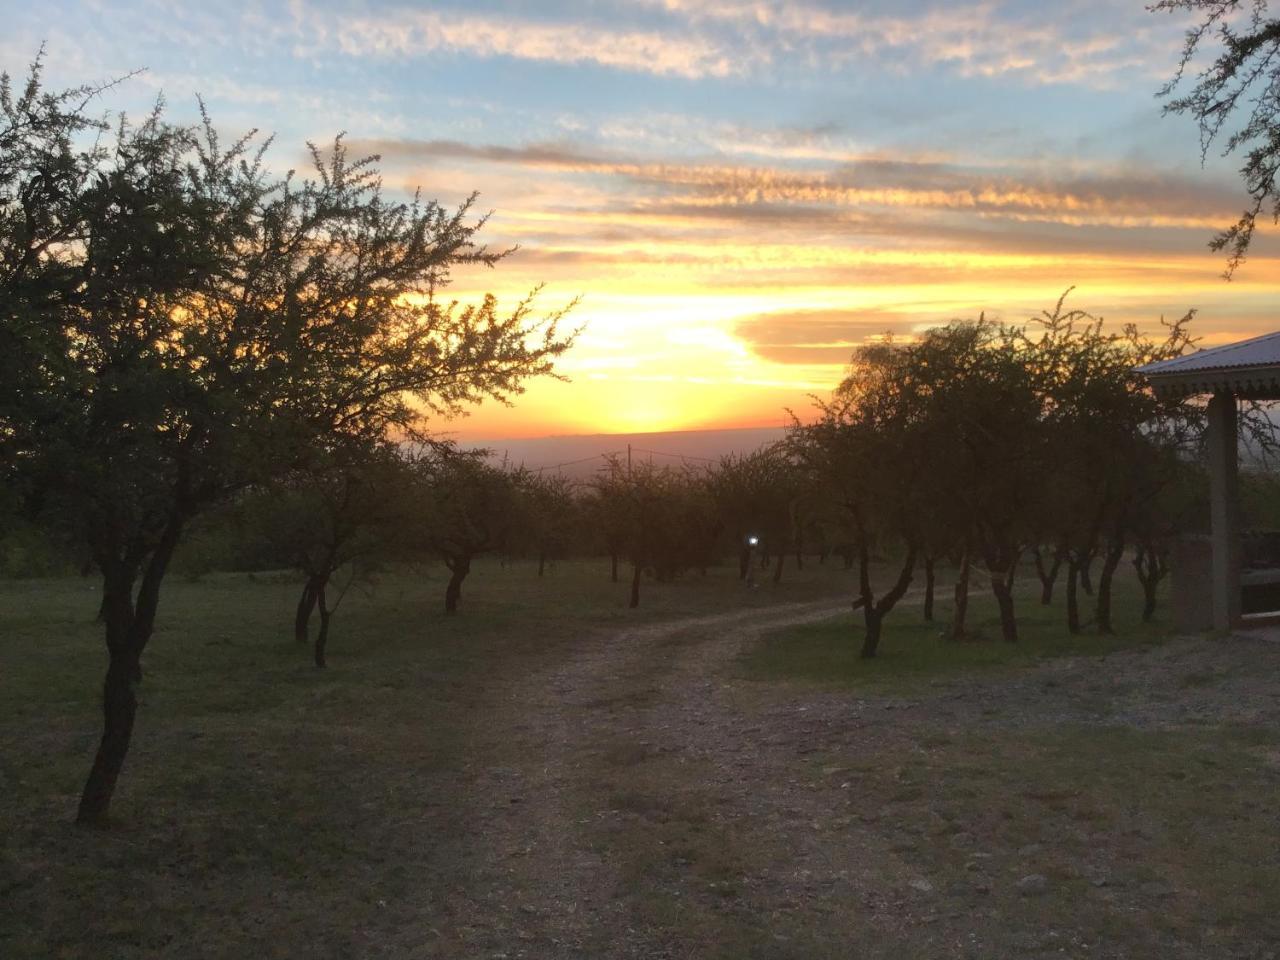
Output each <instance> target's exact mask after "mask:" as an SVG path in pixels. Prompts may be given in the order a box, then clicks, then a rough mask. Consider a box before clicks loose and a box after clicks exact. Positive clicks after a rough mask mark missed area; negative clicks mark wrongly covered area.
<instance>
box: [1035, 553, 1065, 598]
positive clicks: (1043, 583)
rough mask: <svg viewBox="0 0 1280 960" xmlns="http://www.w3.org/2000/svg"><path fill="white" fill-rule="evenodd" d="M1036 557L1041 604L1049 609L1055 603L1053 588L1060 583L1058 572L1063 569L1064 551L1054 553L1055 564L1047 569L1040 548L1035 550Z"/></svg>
mask: <svg viewBox="0 0 1280 960" xmlns="http://www.w3.org/2000/svg"><path fill="white" fill-rule="evenodd" d="M1034 556H1035V560H1036V576H1037V577H1039V578H1040V604H1041V605H1042V606H1045V607H1047V606H1049V605H1050V604H1052V603H1053V588H1054V586H1055V585H1056V584H1057V582H1058V571H1059V570H1061V569H1062V550H1061V548H1057V549H1055V550H1054V551H1053V563H1051V564H1050V565H1049V566H1048V568H1047V569H1046V568H1045V565H1044V559H1043V557H1041V555H1040V548H1039V547H1036V548H1035V551H1034Z"/></svg>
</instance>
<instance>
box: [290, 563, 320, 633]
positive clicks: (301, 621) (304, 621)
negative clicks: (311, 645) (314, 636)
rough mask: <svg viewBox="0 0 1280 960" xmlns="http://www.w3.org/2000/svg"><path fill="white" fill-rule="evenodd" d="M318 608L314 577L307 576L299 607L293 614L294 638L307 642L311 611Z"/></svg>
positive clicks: (299, 599)
mask: <svg viewBox="0 0 1280 960" xmlns="http://www.w3.org/2000/svg"><path fill="white" fill-rule="evenodd" d="M315 608H316V589H315V584H314V578H313V577H307V582H306V583H304V584H303V585H302V596H301V597H299V598H298V609H297V611H296V612H295V613H294V615H293V639H294V641H295V642H297V643H301V644H305V643H307V642H308V640H309V639H310V637H309V636H308V633H309V632H310V624H311V611H312V610H314V609H315Z"/></svg>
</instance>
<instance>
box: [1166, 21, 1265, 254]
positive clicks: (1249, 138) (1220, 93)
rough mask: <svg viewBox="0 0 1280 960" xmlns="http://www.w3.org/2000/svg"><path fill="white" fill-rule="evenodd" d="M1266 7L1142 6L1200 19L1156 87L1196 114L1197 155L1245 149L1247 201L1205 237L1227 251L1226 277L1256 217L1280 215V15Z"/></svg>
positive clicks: (1175, 106)
mask: <svg viewBox="0 0 1280 960" xmlns="http://www.w3.org/2000/svg"><path fill="white" fill-rule="evenodd" d="M1268 7H1269V4H1268V0H1159V2H1157V3H1153V4H1151V5H1150V6H1149V7H1148V9H1149V10H1152V11H1154V12H1170V13H1172V12H1179V11H1182V12H1190V13H1193V14H1195V15H1196V16H1197V18H1198V22H1197V23H1196V24H1195V25H1194V26H1193V27H1191V29H1190V30H1188V31H1187V36H1186V41H1185V43H1184V44H1183V49H1182V56H1181V59H1180V60H1179V62H1178V65H1177V68H1176V70H1175V72H1174V75H1173V78H1172V79H1171V80H1170V81H1169V82H1168V83H1167V84H1165V86H1164V87H1163V88H1162V89H1161V90H1160V96H1161V97H1163V98H1165V100H1166V103H1165V112H1167V113H1180V114H1186V115H1189V116H1190V117H1192V118H1193V119H1194V120H1195V121H1196V123H1197V125H1198V127H1199V130H1200V150H1201V158H1202V159H1203V158H1204V157H1205V156H1207V155H1208V152H1209V150H1210V149H1211V148H1212V147H1213V145H1214V144H1215V143H1218V144H1220V145H1221V147H1222V151H1223V155H1224V156H1226V155H1231V154H1234V153H1243V156H1244V163H1243V165H1242V167H1241V168H1240V176H1241V179H1242V180H1243V181H1244V186H1245V191H1246V193H1247V194H1248V197H1249V202H1248V205H1247V206H1246V207H1245V209H1244V211H1243V212H1242V213H1241V214H1240V219H1239V220H1237V221H1236V222H1235V223H1234V224H1232V225H1231V226H1229V227H1227V228H1226V229H1224V230H1223V231H1222V232H1221V233H1219V234H1218V235H1217V236H1216V237H1215V238H1214V239H1213V240H1212V241H1211V242H1210V247H1211V248H1212V249H1214V250H1217V251H1223V250H1225V251H1226V253H1227V269H1226V275H1227V276H1228V277H1230V276H1231V275H1232V274H1233V273H1234V272H1235V270H1236V268H1238V267H1239V266H1240V264H1241V263H1243V262H1244V259H1245V256H1246V254H1247V253H1248V250H1249V245H1250V243H1251V242H1252V241H1253V235H1254V231H1255V229H1256V228H1257V223H1258V217H1259V216H1268V215H1269V216H1270V217H1271V219H1272V220H1273V221H1275V220H1277V219H1280V184H1278V183H1277V176H1278V175H1280V97H1278V96H1277V93H1278V92H1280V18H1276V17H1273V16H1271V15H1270V10H1269V9H1268ZM1202 55H1206V56H1204V61H1205V62H1204V65H1203V66H1200V67H1199V68H1198V69H1197V64H1198V63H1200V62H1201V61H1200V60H1199V59H1198V58H1201V57H1202ZM1192 71H1194V73H1195V75H1194V77H1193V78H1190V79H1189V78H1188V76H1187V74H1188V73H1189V72H1192ZM1184 81H1187V82H1188V83H1189V88H1184V86H1183V82H1184ZM1179 91H1184V92H1179Z"/></svg>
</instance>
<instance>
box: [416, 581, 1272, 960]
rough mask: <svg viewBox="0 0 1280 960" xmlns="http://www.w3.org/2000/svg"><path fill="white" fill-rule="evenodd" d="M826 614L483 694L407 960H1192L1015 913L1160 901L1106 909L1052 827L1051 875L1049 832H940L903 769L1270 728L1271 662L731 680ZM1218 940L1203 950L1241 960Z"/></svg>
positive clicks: (811, 611) (1126, 658)
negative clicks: (983, 754) (1051, 902)
mask: <svg viewBox="0 0 1280 960" xmlns="http://www.w3.org/2000/svg"><path fill="white" fill-rule="evenodd" d="M843 610H847V605H845V604H835V603H832V602H821V603H806V604H791V605H786V606H780V607H776V608H772V609H767V610H763V611H762V610H750V611H735V612H733V613H729V614H724V615H719V616H714V617H700V618H695V619H688V620H682V621H676V622H670V623H665V624H660V625H657V626H650V627H644V628H640V629H634V630H627V631H622V632H619V633H617V634H615V635H607V636H592V637H585V638H584V639H583V640H582V642H581V643H580V644H579V645H578V647H577V649H576V650H575V652H574V654H573V655H572V656H571V657H569V658H567V659H566V660H564V661H563V662H560V663H558V664H556V665H554V666H553V667H551V668H548V669H546V670H544V671H542V672H540V673H535V674H533V675H530V676H524V677H518V678H513V679H512V680H511V681H510V682H505V683H503V684H501V686H500V690H501V692H500V694H499V695H498V696H496V697H495V698H494V701H493V705H492V710H491V713H490V714H489V716H488V717H487V720H486V722H485V724H484V727H483V729H477V730H476V731H475V734H474V743H473V744H472V747H471V751H470V755H471V756H473V757H474V759H473V760H472V761H471V762H470V763H469V765H468V766H467V767H466V768H465V769H464V770H463V771H462V774H461V780H460V782H459V783H457V784H455V785H454V789H456V790H457V791H458V792H457V794H456V795H457V796H459V797H461V798H463V799H462V800H461V802H462V803H464V804H466V805H467V806H468V807H469V808H470V809H471V810H472V811H474V816H473V817H472V819H471V824H472V826H471V828H470V829H468V830H467V831H466V833H465V835H462V836H459V837H458V838H457V851H458V854H457V875H456V877H455V878H454V879H453V885H452V887H453V888H452V892H451V893H450V895H449V897H448V899H447V905H446V910H445V915H444V916H443V917H441V918H440V922H439V923H438V924H436V926H434V927H433V929H432V937H433V938H432V943H431V947H430V955H432V956H459V957H461V956H466V957H472V956H475V957H494V958H498V957H511V958H514V957H618V958H640V957H644V958H668V957H669V958H675V957H691V958H692V957H713V956H714V957H796V958H799V957H823V956H831V957H836V956H840V957H846V956H851V955H852V956H867V957H880V956H883V957H901V956H905V957H915V956H922V957H923V956H964V957H970V956H972V957H981V956H1006V955H1017V956H1048V955H1053V956H1063V955H1080V956H1108V957H1110V956H1114V957H1128V956H1134V957H1140V956H1144V955H1148V954H1144V953H1143V952H1142V951H1143V950H1153V949H1159V950H1160V951H1163V952H1164V953H1165V955H1167V956H1170V957H1193V956H1198V955H1201V954H1199V953H1198V952H1197V951H1198V949H1199V948H1198V946H1197V945H1196V944H1195V943H1187V942H1183V941H1182V940H1179V939H1177V937H1172V938H1171V937H1170V936H1167V935H1165V934H1160V933H1152V934H1150V936H1148V935H1147V933H1146V932H1143V931H1144V928H1143V927H1141V925H1140V924H1139V925H1138V926H1137V927H1135V929H1136V930H1138V931H1139V932H1140V934H1141V935H1140V936H1139V934H1134V936H1137V937H1138V940H1137V941H1135V942H1136V943H1139V944H1140V946H1137V947H1132V948H1131V947H1129V946H1125V945H1124V944H1123V943H1112V944H1111V945H1110V946H1108V945H1107V943H1106V942H1105V941H1104V942H1102V943H1099V942H1097V941H1095V940H1094V938H1093V936H1092V932H1091V930H1090V925H1091V924H1097V923H1101V922H1102V921H1100V920H1097V919H1095V915H1094V914H1092V913H1088V912H1087V911H1086V913H1085V914H1084V915H1081V916H1077V914H1076V913H1073V912H1072V908H1071V907H1070V905H1069V904H1068V905H1066V906H1063V907H1062V908H1061V909H1059V908H1058V906H1055V907H1054V909H1053V910H1046V909H1045V908H1044V907H1042V906H1041V907H1037V905H1036V901H1035V897H1037V896H1038V895H1039V894H1041V893H1043V892H1044V891H1043V890H1042V889H1041V885H1042V884H1043V885H1045V886H1051V885H1052V886H1057V885H1059V884H1060V883H1061V884H1069V883H1078V884H1079V885H1081V886H1084V887H1086V888H1088V887H1089V886H1090V885H1092V888H1093V890H1094V892H1096V894H1097V898H1098V902H1097V903H1096V904H1092V905H1091V908H1090V909H1094V908H1096V911H1101V913H1099V914H1097V915H1098V916H1105V917H1110V915H1111V914H1110V911H1113V910H1114V911H1119V912H1120V913H1123V914H1136V915H1141V914H1142V912H1143V911H1145V910H1155V909H1160V908H1161V907H1160V902H1161V898H1165V897H1168V896H1171V895H1172V894H1171V892H1170V891H1169V890H1166V889H1165V888H1164V887H1162V886H1160V883H1161V881H1158V880H1157V881H1152V882H1147V885H1146V886H1139V885H1138V881H1134V885H1133V886H1132V887H1129V888H1125V892H1124V893H1122V894H1116V893H1115V892H1114V891H1115V890H1116V889H1117V885H1118V884H1119V883H1120V881H1119V880H1118V879H1117V880H1110V881H1109V880H1108V878H1109V877H1113V876H1114V877H1118V876H1119V875H1120V874H1121V873H1123V872H1124V864H1123V863H1119V862H1117V861H1116V859H1115V857H1114V856H1112V855H1110V854H1108V853H1107V852H1106V851H1103V852H1101V853H1099V852H1097V850H1098V847H1099V845H1100V844H1102V845H1104V846H1105V845H1106V844H1108V843H1110V842H1111V841H1110V840H1107V839H1105V838H1104V837H1103V836H1102V834H1101V833H1099V832H1097V831H1095V832H1094V833H1092V834H1091V833H1089V832H1088V831H1087V830H1083V829H1077V828H1076V826H1075V825H1074V822H1073V821H1063V822H1064V823H1065V824H1066V827H1065V828H1060V827H1054V829H1055V830H1060V829H1067V828H1069V829H1070V830H1075V831H1076V833H1074V834H1071V835H1070V836H1068V837H1065V838H1064V841H1063V850H1064V851H1066V852H1064V853H1062V855H1061V856H1060V857H1059V856H1057V851H1056V850H1055V851H1054V854H1055V856H1054V857H1053V858H1048V857H1047V856H1045V855H1043V854H1042V853H1041V847H1042V843H1041V842H1040V841H1041V840H1042V839H1044V838H1045V837H1049V836H1051V834H1050V833H1048V832H1045V833H1044V834H1043V836H1042V834H1041V833H1036V832H1034V830H1033V832H1032V833H1031V834H1030V835H1029V837H1024V838H1023V839H1030V840H1031V841H1032V842H1030V843H1022V842H1021V841H1019V840H1018V839H1017V838H1016V837H1017V835H1016V833H1014V834H1011V833H1010V831H1009V830H1007V829H1005V828H1004V827H1003V826H1002V825H1001V824H1000V823H999V822H998V821H997V822H995V823H994V824H987V826H986V827H984V826H983V825H982V824H980V823H959V824H957V823H955V822H954V820H955V819H956V818H955V815H954V812H953V811H951V808H950V807H948V805H947V803H946V802H945V800H946V799H947V798H946V797H945V796H944V798H943V800H944V802H935V800H934V799H932V793H931V790H932V789H933V788H931V786H930V783H929V780H928V778H929V777H930V776H933V777H935V778H936V777H937V776H938V774H937V771H936V770H934V771H933V772H932V773H929V772H926V773H925V774H920V773H919V770H920V769H925V770H928V769H930V768H929V767H928V764H929V762H930V754H931V751H932V752H936V750H935V748H937V749H944V750H945V749H946V746H945V745H946V744H948V743H952V742H954V741H955V738H956V737H959V736H964V735H969V734H970V733H973V732H976V733H977V735H980V736H991V737H998V736H1000V735H1001V733H1002V732H1008V731H1015V732H1017V733H1019V734H1022V733H1025V732H1026V731H1028V730H1039V729H1054V728H1058V727H1061V726H1063V725H1084V726H1086V727H1087V726H1088V725H1098V726H1106V727H1126V728H1129V729H1135V730H1142V731H1148V730H1149V731H1161V730H1177V729H1185V728H1190V727H1196V726H1199V725H1205V724H1218V725H1221V724H1230V723H1239V724H1269V725H1272V728H1273V729H1276V728H1280V697H1277V692H1280V683H1278V681H1277V678H1280V644H1276V643H1268V642H1265V641H1263V640H1259V639H1239V638H1237V639H1233V640H1230V641H1220V642H1216V643H1214V642H1209V641H1178V642H1174V643H1170V644H1167V645H1165V646H1162V647H1158V648H1154V649H1147V650H1141V651H1131V652H1125V653H1117V654H1114V655H1111V656H1108V657H1103V658H1092V659H1063V660H1057V661H1051V662H1047V663H1046V664H1044V665H1042V666H1040V667H1036V668H1033V669H1029V670H1025V671H1022V672H1020V673H1017V674H1015V675H1012V676H1010V675H1007V674H1006V675H1004V676H1001V677H986V678H983V679H981V680H973V679H963V678H958V679H951V680H947V681H943V682H935V683H933V684H931V685H928V686H926V687H923V688H921V689H920V691H919V692H918V693H915V694H912V695H910V696H905V697H903V696H880V695H870V696H863V695H851V694H850V693H848V692H826V691H815V690H814V689H812V688H790V687H788V686H787V685H785V684H759V683H750V682H747V681H744V680H742V679H741V678H740V677H738V676H736V670H735V669H734V661H735V659H736V657H737V655H738V653H739V652H740V651H741V650H742V649H743V648H744V646H745V645H747V644H749V643H751V642H753V641H754V640H755V639H756V638H758V636H759V635H760V634H761V633H762V632H765V631H769V630H773V629H776V628H779V627H783V626H786V625H791V624H799V623H805V622H810V621H816V620H821V619H825V618H828V617H831V616H833V615H835V614H837V613H840V612H841V611H843ZM851 757H852V758H854V759H853V760H852V761H851V760H850V758H851ZM859 757H864V758H866V761H865V763H861V764H860V762H859V761H858V759H857V758H859ZM886 758H887V759H888V760H889V761H891V762H889V763H887V764H886V763H885V760H886ZM1010 762H1016V761H1010ZM913 764H915V766H913ZM1277 766H1278V767H1280V764H1277ZM922 776H923V777H924V780H921V777H922ZM948 789H950V788H948ZM1026 795H1027V796H1030V797H1032V798H1033V800H1035V802H1037V803H1040V804H1050V805H1052V804H1053V803H1055V802H1059V801H1058V800H1056V799H1055V798H1056V795H1054V794H1053V793H1052V791H1049V792H1047V793H1046V794H1045V796H1046V797H1047V798H1048V799H1044V798H1039V797H1037V795H1036V794H1035V793H1034V792H1031V793H1028V794H1026ZM1028 802H1030V801H1028ZM1065 802H1066V801H1061V802H1060V803H1059V805H1061V804H1062V803H1065ZM1037 809H1038V808H1037ZM1006 816H1008V815H1006ZM1073 816H1074V814H1073ZM1275 825H1276V824H1275V819H1274V815H1272V826H1275ZM1136 829H1138V830H1139V832H1140V831H1141V829H1142V827H1141V825H1139V826H1138V827H1137V828H1136ZM1046 830H1047V828H1046ZM1077 834H1078V835H1077ZM1073 844H1074V846H1073ZM1050 859H1052V864H1051V866H1052V867H1053V869H1056V870H1057V871H1058V873H1057V874H1054V873H1053V869H1050V867H1046V866H1044V865H1043V864H1042V861H1048V860H1050ZM1042 871H1043V872H1042ZM1046 872H1047V873H1050V874H1051V875H1052V877H1053V879H1050V878H1047V877H1046V876H1045V875H1044V874H1045V873H1046ZM1064 877H1065V878H1067V879H1066V880H1063V879H1061V878H1064ZM1144 882H1145V881H1144ZM1108 883H1110V884H1111V886H1110V888H1108V887H1107V885H1108ZM1091 895H1092V894H1091ZM1117 897H1118V898H1119V899H1118V900H1117V899H1116V898H1117ZM1112 901H1115V902H1112ZM1040 902H1041V903H1043V902H1044V901H1040ZM1064 911H1065V912H1064ZM1042 916H1046V917H1049V918H1050V920H1051V923H1050V925H1049V927H1048V928H1047V929H1046V927H1045V926H1044V925H1043V924H1042V922H1041V920H1040V919H1039V918H1040V917H1042ZM1108 922H1110V921H1108ZM1073 924H1074V925H1075V926H1074V927H1073ZM1121 926H1123V924H1121ZM1241 942H1243V943H1245V944H1246V945H1245V946H1243V947H1240V948H1239V950H1238V951H1237V952H1223V953H1221V954H1213V955H1221V956H1240V957H1246V956H1249V957H1253V956H1257V957H1263V956H1266V954H1265V952H1262V951H1261V948H1259V952H1252V950H1253V948H1252V947H1251V946H1249V944H1252V943H1253V941H1252V940H1249V939H1248V937H1245V938H1244V939H1243V940H1242V941H1241ZM855 946H856V950H855V949H854V948H855Z"/></svg>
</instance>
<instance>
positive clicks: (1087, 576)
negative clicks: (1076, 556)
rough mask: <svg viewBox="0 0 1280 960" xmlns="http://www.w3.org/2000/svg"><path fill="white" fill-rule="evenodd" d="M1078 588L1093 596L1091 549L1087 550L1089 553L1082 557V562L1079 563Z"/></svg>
mask: <svg viewBox="0 0 1280 960" xmlns="http://www.w3.org/2000/svg"><path fill="white" fill-rule="evenodd" d="M1080 589H1081V590H1083V591H1084V592H1085V593H1087V594H1088V595H1089V596H1091V597H1092V596H1093V551H1092V550H1090V551H1089V555H1088V556H1087V557H1085V558H1084V563H1082V564H1081V565H1080Z"/></svg>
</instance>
